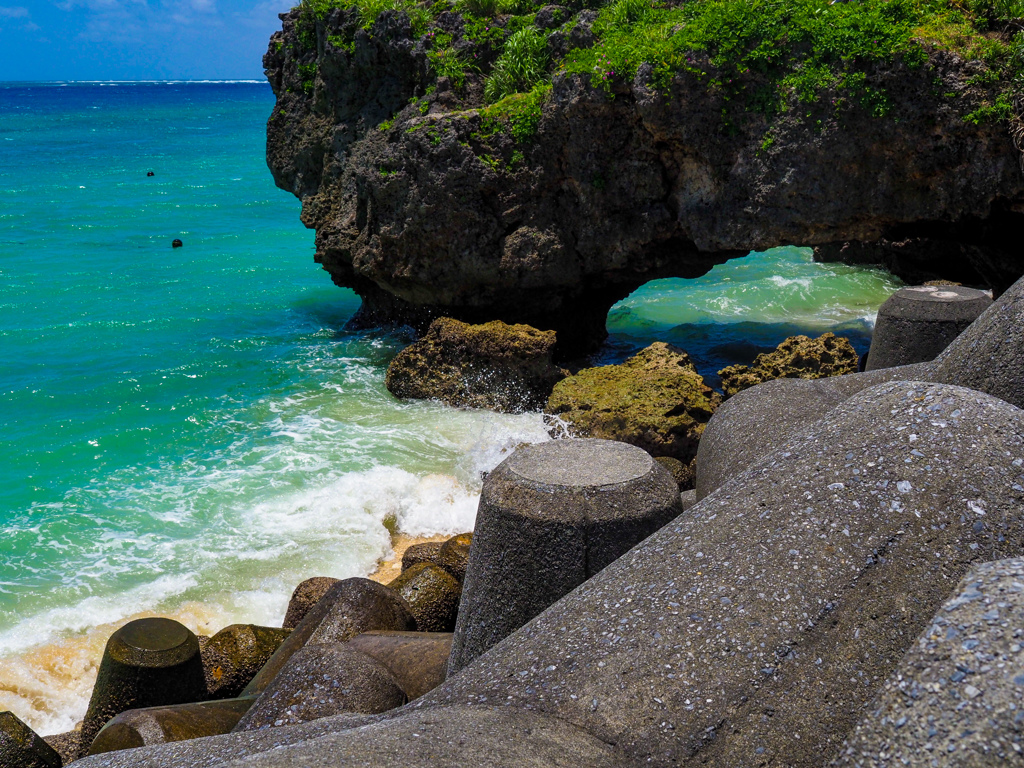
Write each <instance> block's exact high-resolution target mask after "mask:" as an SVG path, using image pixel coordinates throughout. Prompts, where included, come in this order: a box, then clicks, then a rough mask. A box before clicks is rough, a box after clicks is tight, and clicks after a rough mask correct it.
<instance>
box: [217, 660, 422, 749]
mask: <svg viewBox="0 0 1024 768" xmlns="http://www.w3.org/2000/svg"><path fill="white" fill-rule="evenodd" d="M405 702H406V696H405V691H404V690H402V687H401V686H400V685H399V684H398V681H397V680H395V678H394V675H392V674H391V672H390V670H388V668H387V667H386V666H385V665H384V664H382V663H381V662H379V661H377V660H376V659H374V658H372V657H370V656H367V655H366V654H364V653H360V652H359V651H357V650H355V649H353V648H350V647H348V645H347V644H346V643H331V644H317V645H314V644H310V645H307V646H306V647H304V648H302V649H301V650H299V651H297V652H296V653H295V654H294V655H293V656H292V657H291V658H290V659H289V660H288V663H287V664H286V665H285V666H284V668H283V669H282V670H281V671H280V672H278V674H277V676H276V677H275V678H274V680H273V682H271V683H270V685H269V686H268V687H267V689H266V690H265V691H264V692H263V693H262V694H261V695H260V697H259V699H257V701H256V703H255V704H253V706H252V707H251V708H250V709H249V711H248V712H246V714H245V715H244V716H243V717H242V718H241V720H239V721H238V724H237V725H236V726H235V729H234V730H235V731H252V730H258V729H260V728H277V727H281V726H285V725H296V724H298V723H304V722H308V721H310V720H316V719H318V718H321V717H328V716H330V715H337V714H340V713H342V712H358V713H362V714H377V713H379V712H386V711H387V710H389V709H394V708H395V707H400V706H402V705H403V704H405Z"/></svg>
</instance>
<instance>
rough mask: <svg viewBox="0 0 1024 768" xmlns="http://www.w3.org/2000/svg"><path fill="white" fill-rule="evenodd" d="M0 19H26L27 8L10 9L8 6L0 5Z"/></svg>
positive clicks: (15, 7)
mask: <svg viewBox="0 0 1024 768" xmlns="http://www.w3.org/2000/svg"><path fill="white" fill-rule="evenodd" d="M0 17H3V18H5V19H27V18H28V8H22V7H20V6H14V7H13V8H12V7H10V6H5V5H0Z"/></svg>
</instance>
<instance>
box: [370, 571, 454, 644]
mask: <svg viewBox="0 0 1024 768" xmlns="http://www.w3.org/2000/svg"><path fill="white" fill-rule="evenodd" d="M388 588H389V589H393V590H395V591H396V592H397V593H398V594H399V595H401V596H402V599H403V600H405V602H406V604H407V605H408V606H409V611H410V612H411V613H412V615H413V616H414V617H415V619H416V628H417V629H418V630H419V631H420V632H451V631H452V630H453V629H454V628H455V616H456V614H457V613H458V611H459V598H460V597H461V596H462V585H461V584H460V583H459V582H458V581H457V580H456V578H455V577H454V576H452V575H451V574H450V573H448V571H446V570H445V569H444V568H442V567H441V566H439V565H436V564H434V563H416V565H414V566H412V567H411V568H406V569H405V570H404V571H402V573H401V574H400V575H399V577H398V578H397V579H395V580H394V581H391V582H389V583H388Z"/></svg>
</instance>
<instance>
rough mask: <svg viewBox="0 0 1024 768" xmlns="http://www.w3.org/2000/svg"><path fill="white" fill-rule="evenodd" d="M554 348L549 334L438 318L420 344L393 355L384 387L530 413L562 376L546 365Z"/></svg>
mask: <svg viewBox="0 0 1024 768" xmlns="http://www.w3.org/2000/svg"><path fill="white" fill-rule="evenodd" d="M554 346H555V332H554V331H539V330H537V329H536V328H532V327H530V326H528V325H508V324H507V323H503V322H501V321H500V320H494V321H492V322H490V323H484V324H482V325H469V324H468V323H463V322H461V321H459V320H453V319H452V318H450V317H439V318H438V319H436V320H434V322H432V323H431V324H430V329H429V330H428V331H427V333H426V335H424V336H423V338H422V339H420V340H419V341H417V342H416V343H415V344H412V345H410V346H408V347H406V348H405V349H403V350H402V351H401V352H399V353H398V355H397V356H396V357H395V359H394V360H393V361H392V362H391V365H390V366H388V373H387V377H386V379H385V381H384V383H385V386H387V388H388V391H389V392H391V394H393V395H394V396H395V397H413V398H424V399H432V400H440V401H441V402H443V403H447V404H448V405H454V406H462V407H470V408H490V409H492V410H496V411H504V412H508V413H520V412H522V411H529V410H534V409H538V408H540V407H542V406H543V405H544V401H545V400H546V399H547V396H548V394H550V392H551V388H552V387H553V386H554V385H555V382H557V381H558V380H559V379H562V378H563V377H565V376H566V375H567V374H568V372H567V371H565V370H563V369H561V368H559V367H558V366H556V365H554V364H553V363H552V362H551V352H552V350H553V348H554Z"/></svg>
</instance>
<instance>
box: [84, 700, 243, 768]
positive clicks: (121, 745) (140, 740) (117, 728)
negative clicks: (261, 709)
mask: <svg viewBox="0 0 1024 768" xmlns="http://www.w3.org/2000/svg"><path fill="white" fill-rule="evenodd" d="M255 700H256V699H255V698H254V697H251V698H248V699H221V700H218V701H203V702H197V703H194V704H177V705H175V706H173V707H147V708H145V709H130V710H128V711H127V712H122V713H121V714H119V715H117V716H116V717H113V718H111V719H110V721H109V722H107V724H106V725H104V726H103V728H102V729H100V732H99V733H97V734H96V738H95V739H93V741H92V746H91V747H89V754H90V755H99V754H102V753H104V752H113V751H115V750H120V749H134V748H136V747H143V746H146V745H148V744H166V743H168V742H172V741H184V740H186V739H199V738H202V737H203V736H215V735H217V734H221V733H229V732H230V731H231V729H232V728H234V727H235V725H236V724H237V723H238V721H239V720H240V719H241V718H242V715H244V714H245V713H246V712H247V711H248V709H249V707H251V706H252V704H253V702H254V701H255Z"/></svg>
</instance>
